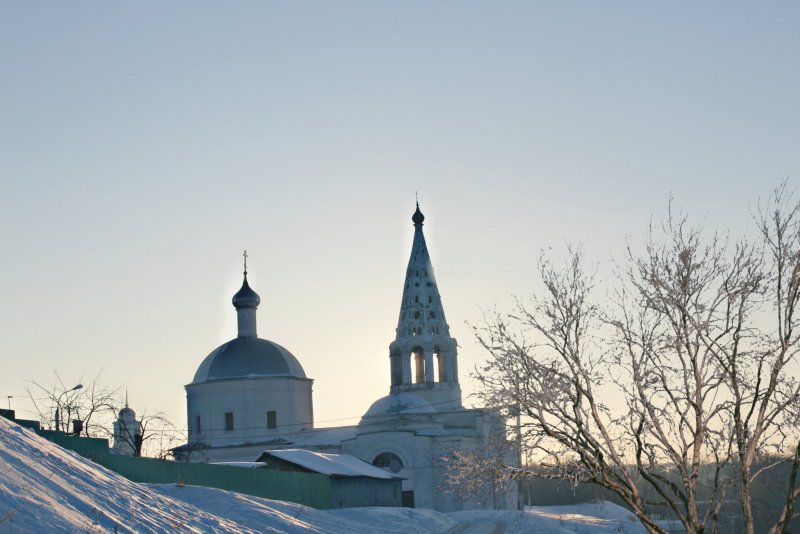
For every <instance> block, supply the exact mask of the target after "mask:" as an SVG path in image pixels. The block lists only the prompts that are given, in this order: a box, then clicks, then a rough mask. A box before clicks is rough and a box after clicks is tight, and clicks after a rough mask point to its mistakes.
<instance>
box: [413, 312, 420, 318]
mask: <svg viewBox="0 0 800 534" xmlns="http://www.w3.org/2000/svg"><path fill="white" fill-rule="evenodd" d="M414 319H419V312H418V311H415V312H414Z"/></svg>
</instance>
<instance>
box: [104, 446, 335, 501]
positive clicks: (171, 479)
mask: <svg viewBox="0 0 800 534" xmlns="http://www.w3.org/2000/svg"><path fill="white" fill-rule="evenodd" d="M95 461H96V462H97V463H99V464H100V465H102V466H104V467H106V468H108V469H110V470H112V471H115V472H117V473H119V474H120V475H122V476H124V477H125V478H127V479H129V480H133V481H134V482H150V483H156V484H191V485H194V486H208V487H212V488H219V489H224V490H230V491H237V492H239V493H246V494H248V495H254V496H256V497H265V498H267V499H277V500H282V501H290V502H296V503H300V504H305V505H307V506H312V507H314V508H319V509H324V508H330V507H331V480H330V478H328V477H327V476H325V475H319V474H316V473H296V472H286V471H272V470H269V469H247V468H242V467H231V466H226V465H211V464H202V463H184V462H171V461H168V460H156V459H153V458H134V457H130V456H117V455H113V454H108V455H105V456H103V457H101V458H98V459H96V460H95Z"/></svg>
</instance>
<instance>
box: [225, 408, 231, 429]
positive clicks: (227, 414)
mask: <svg viewBox="0 0 800 534" xmlns="http://www.w3.org/2000/svg"><path fill="white" fill-rule="evenodd" d="M225 430H233V412H225Z"/></svg>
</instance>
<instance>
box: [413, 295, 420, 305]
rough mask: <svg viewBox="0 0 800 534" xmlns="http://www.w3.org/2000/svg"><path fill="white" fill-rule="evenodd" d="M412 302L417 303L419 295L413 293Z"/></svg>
mask: <svg viewBox="0 0 800 534" xmlns="http://www.w3.org/2000/svg"><path fill="white" fill-rule="evenodd" d="M414 302H415V303H416V304H419V295H414Z"/></svg>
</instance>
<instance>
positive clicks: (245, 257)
mask: <svg viewBox="0 0 800 534" xmlns="http://www.w3.org/2000/svg"><path fill="white" fill-rule="evenodd" d="M242 256H243V257H244V274H247V250H245V251H244V252H243V253H242Z"/></svg>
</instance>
